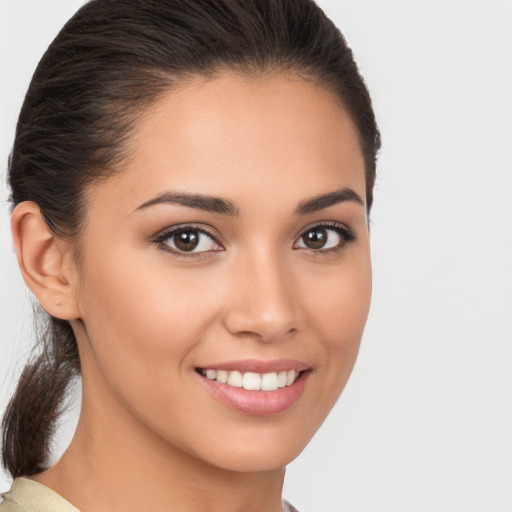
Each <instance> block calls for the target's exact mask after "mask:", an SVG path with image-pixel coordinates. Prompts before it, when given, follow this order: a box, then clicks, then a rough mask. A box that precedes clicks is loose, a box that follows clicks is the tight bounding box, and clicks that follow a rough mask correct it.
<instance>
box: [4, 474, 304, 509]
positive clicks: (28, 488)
mask: <svg viewBox="0 0 512 512" xmlns="http://www.w3.org/2000/svg"><path fill="white" fill-rule="evenodd" d="M2 496H3V498H4V501H2V503H0V512H80V511H79V510H78V509H77V508H76V507H74V506H73V505H71V503H69V501H67V500H65V499H64V498H63V497H62V496H60V495H59V494H57V493H56V492H55V491H52V490H51V489H50V488H49V487H46V485H43V484H40V483H39V482H35V481H34V480H30V479H29V478H17V479H16V480H15V481H14V483H13V485H12V488H11V490H10V491H9V492H6V493H4V494H2ZM283 512H298V511H297V509H296V508H295V507H293V506H292V505H290V504H289V503H288V502H287V501H286V500H283Z"/></svg>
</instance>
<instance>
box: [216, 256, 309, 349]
mask: <svg viewBox="0 0 512 512" xmlns="http://www.w3.org/2000/svg"><path fill="white" fill-rule="evenodd" d="M230 280H231V283H232V287H231V290H232V291H231V294H232V297H231V300H230V306H229V309H228V311H227V312H226V315H225V326H226V328H227V330H228V331H229V332H230V333H231V334H233V335H234V336H237V337H251V338H254V339H257V340H259V341H263V342H273V341H277V340H279V339H282V338H284V337H286V336H288V335H290V334H291V333H293V332H294V331H296V330H298V329H299V325H298V314H297V313H298V312H297V302H296V299H297V297H296V296H294V293H293V276H292V273H291V269H289V268H286V264H285V263H284V262H283V261H280V260H279V258H277V257H275V256H270V255H268V254H263V253H260V254H259V255H253V256H252V257H251V258H248V259H246V260H245V261H243V262H239V265H237V269H236V270H235V271H234V272H233V273H232V274H231V278H230Z"/></svg>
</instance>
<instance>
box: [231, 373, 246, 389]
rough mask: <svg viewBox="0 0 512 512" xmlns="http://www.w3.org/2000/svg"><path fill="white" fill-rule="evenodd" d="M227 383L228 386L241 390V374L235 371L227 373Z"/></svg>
mask: <svg viewBox="0 0 512 512" xmlns="http://www.w3.org/2000/svg"><path fill="white" fill-rule="evenodd" d="M227 383H228V384H229V385H230V386H233V387H235V388H241V387H242V385H243V383H244V381H243V378H242V374H241V373H240V372H237V371H234V372H228V382H227Z"/></svg>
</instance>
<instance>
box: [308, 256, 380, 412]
mask: <svg viewBox="0 0 512 512" xmlns="http://www.w3.org/2000/svg"><path fill="white" fill-rule="evenodd" d="M302 293H303V294H304V295H305V296H307V297H308V307H307V308H306V310H307V315H308V324H309V325H310V326H311V329H313V330H314V332H315V334H316V336H317V339H318V340H319V348H320V349H321V350H320V351H319V354H321V359H320V365H321V368H322V371H323V372H324V375H325V376H326V379H325V381H324V386H325V388H326V389H325V391H326V392H325V395H323V396H324V397H325V399H326V400H327V401H328V403H330V404H332V403H333V402H334V401H335V400H336V399H337V397H338V395H339V393H341V391H342V389H343V387H344V386H345V384H346V381H347V380H348V378H349V376H350V373H351V371H352V368H353V366H354V363H355V360H356V357H357V353H358V350H359V346H360V342H361V337H362V335H363V331H364V326H365V324H366V319H367V316H368V311H369V308H370V301H371V263H370V258H369V253H368V252H367V251H360V252H358V253H355V254H354V255H353V258H350V260H348V259H347V262H346V265H341V266H340V268H339V269H338V270H337V271H336V272H331V273H330V275H329V276H326V277H322V278H320V277H318V285H317V286H313V287H311V288H310V289H309V291H307V293H306V291H303V292H302Z"/></svg>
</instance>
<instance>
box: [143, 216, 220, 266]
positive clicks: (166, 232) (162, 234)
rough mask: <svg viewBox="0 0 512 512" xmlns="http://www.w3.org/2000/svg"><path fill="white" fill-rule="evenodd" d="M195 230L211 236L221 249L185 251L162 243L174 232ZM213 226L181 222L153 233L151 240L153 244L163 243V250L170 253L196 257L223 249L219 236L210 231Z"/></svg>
mask: <svg viewBox="0 0 512 512" xmlns="http://www.w3.org/2000/svg"><path fill="white" fill-rule="evenodd" d="M187 230H189V231H197V232H198V233H202V234H203V235H206V236H208V237H209V238H211V239H212V240H213V241H214V242H215V243H216V244H217V245H219V246H220V247H221V248H222V249H220V250H219V251H199V252H185V251H179V250H176V249H173V248H172V247H170V246H169V245H168V244H164V242H165V240H167V239H168V238H171V237H172V236H173V235H174V234H176V233H179V232H182V231H187ZM212 231H213V228H210V227H209V226H208V227H205V225H204V224H195V223H183V224H177V225H175V226H169V227H167V228H165V229H162V230H161V231H159V232H158V233H157V234H155V235H154V236H153V237H152V242H153V243H154V244H155V245H158V246H159V245H165V247H162V249H163V250H165V251H168V252H171V253H172V254H176V255H178V256H183V257H187V258H188V257H198V256H201V255H204V254H207V253H211V252H220V251H222V250H225V248H224V245H223V244H222V242H221V241H220V238H221V236H220V235H219V234H218V233H217V231H215V233H213V232H212Z"/></svg>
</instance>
